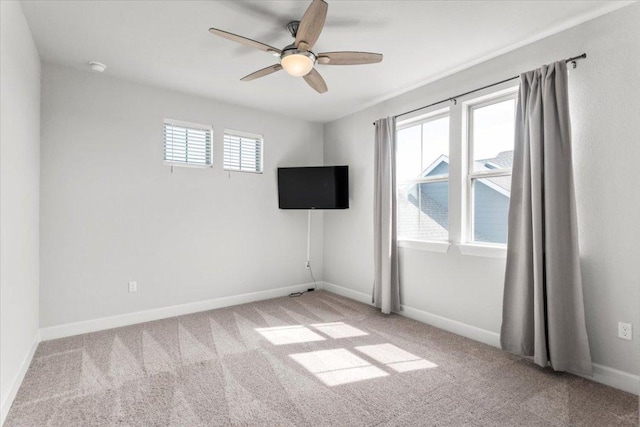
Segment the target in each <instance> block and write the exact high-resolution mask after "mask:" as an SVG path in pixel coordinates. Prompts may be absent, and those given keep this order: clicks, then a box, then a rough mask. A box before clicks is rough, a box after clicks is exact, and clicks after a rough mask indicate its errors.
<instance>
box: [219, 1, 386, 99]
mask: <svg viewBox="0 0 640 427" xmlns="http://www.w3.org/2000/svg"><path fill="white" fill-rule="evenodd" d="M328 8H329V5H327V3H326V2H325V1H324V0H313V1H312V3H311V4H310V5H309V7H308V8H307V11H306V12H305V13H304V15H303V16H302V20H301V21H291V22H289V23H288V24H287V29H288V30H289V32H290V33H291V35H292V36H293V37H294V38H295V39H296V40H295V41H294V42H293V43H292V44H290V45H288V46H285V47H284V48H282V49H277V48H275V47H272V46H269V45H266V44H264V43H260V42H258V41H255V40H251V39H249V38H246V37H242V36H239V35H237V34H233V33H229V32H227V31H223V30H219V29H217V28H209V32H211V34H215V35H218V36H220V37H224V38H225V39H229V40H232V41H234V42H237V43H240V44H243V45H245V46H249V47H253V48H256V49H260V50H262V51H265V52H267V53H270V54H272V55H274V56H276V57H278V58H280V63H279V64H274V65H271V66H269V67H266V68H263V69H262V70H258V71H256V72H254V73H251V74H249V75H248V76H244V77H243V78H242V79H240V80H242V81H245V82H247V81H250V80H254V79H257V78H260V77H264V76H267V75H269V74H271V73H275V72H276V71H280V70H282V69H284V70H285V71H286V72H287V73H289V74H290V75H292V76H294V77H302V78H304V80H305V81H306V82H307V83H308V84H309V86H311V87H312V88H313V89H315V90H316V91H317V92H318V93H325V92H326V91H327V84H326V83H325V81H324V79H323V78H322V76H321V75H320V73H318V71H317V70H316V69H315V68H314V66H315V65H316V64H324V65H358V64H375V63H377V62H381V61H382V54H380V53H369V52H323V53H318V54H316V53H315V52H313V51H312V50H311V49H312V48H313V45H314V44H315V43H316V41H317V40H318V37H320V33H321V32H322V28H323V27H324V22H325V20H326V18H327V9H328Z"/></svg>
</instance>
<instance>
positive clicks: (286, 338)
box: [256, 325, 325, 345]
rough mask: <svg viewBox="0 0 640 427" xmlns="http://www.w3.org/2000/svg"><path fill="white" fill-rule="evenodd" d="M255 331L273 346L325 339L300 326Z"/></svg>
mask: <svg viewBox="0 0 640 427" xmlns="http://www.w3.org/2000/svg"><path fill="white" fill-rule="evenodd" d="M256 331H257V332H258V333H260V334H261V335H262V336H263V337H265V338H266V339H267V340H269V342H270V343H271V344H273V345H284V344H299V343H303V342H312V341H324V340H325V338H323V337H321V336H320V335H318V334H316V333H315V332H313V331H312V330H311V329H309V328H306V327H304V326H302V325H293V326H276V327H274V328H257V329H256Z"/></svg>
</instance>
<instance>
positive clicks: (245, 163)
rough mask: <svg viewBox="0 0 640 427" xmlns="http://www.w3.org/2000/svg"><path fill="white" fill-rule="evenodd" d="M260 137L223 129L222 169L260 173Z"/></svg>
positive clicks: (261, 141) (261, 142)
mask: <svg viewBox="0 0 640 427" xmlns="http://www.w3.org/2000/svg"><path fill="white" fill-rule="evenodd" d="M262 144H263V140H262V135H257V134H252V133H247V132H241V131H237V130H229V129H225V131H224V169H225V170H229V171H238V172H255V173H262Z"/></svg>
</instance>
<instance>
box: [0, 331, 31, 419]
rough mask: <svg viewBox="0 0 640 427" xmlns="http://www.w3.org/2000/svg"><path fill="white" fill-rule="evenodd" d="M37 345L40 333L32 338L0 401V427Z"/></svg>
mask: <svg viewBox="0 0 640 427" xmlns="http://www.w3.org/2000/svg"><path fill="white" fill-rule="evenodd" d="M38 344H40V331H38V332H36V336H35V337H34V338H33V342H32V343H31V348H30V349H29V352H28V353H27V355H26V357H25V358H24V360H23V361H22V365H20V369H19V370H18V373H17V374H16V376H15V377H14V378H13V381H12V382H11V387H10V388H9V391H8V393H7V395H6V396H5V397H4V398H3V399H2V405H0V406H1V409H0V426H1V425H3V424H4V420H5V419H6V418H7V415H9V409H11V405H12V404H13V399H15V398H16V394H18V389H19V388H20V385H21V384H22V380H24V376H25V374H26V373H27V370H28V369H29V366H30V365H31V360H32V359H33V355H34V354H35V353H36V349H37V348H38Z"/></svg>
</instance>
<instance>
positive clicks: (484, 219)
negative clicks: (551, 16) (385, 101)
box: [396, 83, 517, 256]
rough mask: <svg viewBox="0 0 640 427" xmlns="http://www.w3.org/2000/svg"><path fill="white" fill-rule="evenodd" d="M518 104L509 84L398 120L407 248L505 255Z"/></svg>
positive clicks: (400, 210)
mask: <svg viewBox="0 0 640 427" xmlns="http://www.w3.org/2000/svg"><path fill="white" fill-rule="evenodd" d="M452 101H454V100H452ZM516 102H517V87H516V86H514V85H513V84H512V83H508V84H503V85H502V86H501V87H498V88H492V89H488V88H487V89H483V90H482V91H481V92H479V93H474V94H473V95H471V94H468V95H465V96H464V97H460V98H459V99H456V100H455V102H451V104H450V105H449V106H448V108H445V109H440V110H437V111H433V110H432V111H431V112H428V113H426V114H422V115H421V116H414V117H411V118H409V119H405V120H400V121H398V122H397V123H396V128H397V131H396V195H397V229H398V240H399V241H400V246H401V247H405V248H412V249H420V250H431V251H438V252H446V251H448V249H449V246H450V244H451V243H454V244H456V245H457V246H458V248H459V251H460V253H461V254H463V255H481V256H504V255H505V254H506V244H507V234H508V233H507V232H508V216H509V201H510V195H511V168H512V166H513V147H514V139H515V138H514V136H515V119H516V117H515V116H516V108H517V107H516Z"/></svg>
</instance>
